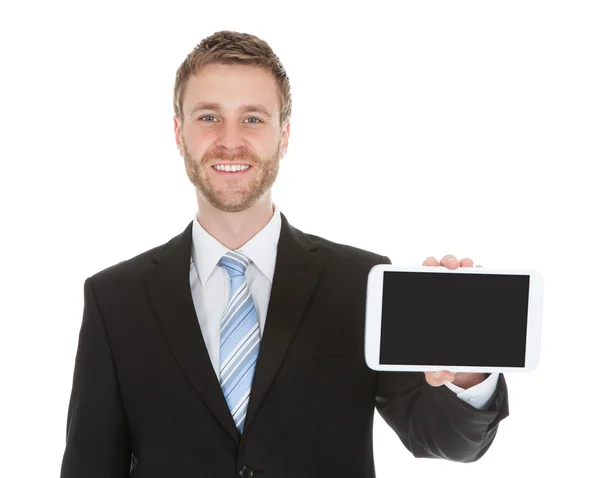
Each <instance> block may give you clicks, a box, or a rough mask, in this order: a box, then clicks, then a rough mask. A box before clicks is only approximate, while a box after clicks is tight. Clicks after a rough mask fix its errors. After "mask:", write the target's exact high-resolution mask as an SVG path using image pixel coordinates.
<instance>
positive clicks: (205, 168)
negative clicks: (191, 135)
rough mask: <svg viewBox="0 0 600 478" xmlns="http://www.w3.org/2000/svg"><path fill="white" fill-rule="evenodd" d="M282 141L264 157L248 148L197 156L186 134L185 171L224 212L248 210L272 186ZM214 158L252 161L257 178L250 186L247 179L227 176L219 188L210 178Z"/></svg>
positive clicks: (183, 145)
mask: <svg viewBox="0 0 600 478" xmlns="http://www.w3.org/2000/svg"><path fill="white" fill-rule="evenodd" d="M282 143H283V139H282V138H279V142H278V144H277V147H276V149H275V152H274V153H273V154H272V155H270V156H268V157H266V158H261V157H260V156H258V155H256V154H254V153H253V152H252V151H249V150H248V149H245V148H244V149H240V150H236V151H235V152H233V153H231V154H229V153H227V152H220V153H217V152H215V151H214V150H208V151H207V152H206V153H205V154H204V155H203V156H202V157H201V158H199V159H195V158H193V157H192V156H191V154H190V152H189V150H188V148H187V144H186V143H185V139H184V138H183V135H182V137H181V144H182V147H183V159H184V162H185V170H186V173H187V175H188V178H189V180H190V182H191V183H192V184H193V185H194V187H195V188H196V190H197V191H198V192H199V193H200V194H201V195H202V197H203V198H204V199H206V201H207V202H208V203H209V204H211V205H212V206H213V207H214V208H216V209H218V210H220V211H223V212H241V211H245V210H246V209H249V208H251V207H252V206H254V204H256V202H257V201H258V200H259V199H260V198H262V197H263V196H264V195H265V194H266V193H267V192H268V191H269V189H271V187H272V186H273V183H274V182H275V179H277V173H278V172H279V154H280V151H281V146H282ZM214 161H223V162H224V163H230V162H231V163H236V164H249V165H250V166H251V169H252V170H254V178H253V179H252V181H250V184H248V185H247V186H246V185H245V183H246V181H245V180H243V179H237V178H235V177H232V178H231V179H229V178H227V177H224V182H225V183H226V185H225V186H223V187H221V188H217V187H216V185H215V184H213V183H212V182H211V180H210V178H209V168H212V166H210V163H211V162H214Z"/></svg>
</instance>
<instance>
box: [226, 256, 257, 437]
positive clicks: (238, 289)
mask: <svg viewBox="0 0 600 478" xmlns="http://www.w3.org/2000/svg"><path fill="white" fill-rule="evenodd" d="M219 262H220V263H221V264H222V265H223V266H224V267H225V269H226V270H227V273H228V274H229V278H230V279H231V287H230V292H229V301H228V303H227V307H226V308H225V312H224V314H223V320H222V321H221V366H220V383H221V388H222V390H223V395H224V396H225V400H226V401H227V405H228V406H229V410H231V415H232V416H233V420H234V422H235V426H236V427H237V429H238V430H239V432H240V434H241V433H242V431H243V429H244V421H245V420H246V410H247V408H248V402H249V400H250V388H251V385H252V378H253V377H254V368H255V366H256V360H257V358H258V346H259V343H260V330H259V327H258V315H257V313H256V307H255V306H254V301H253V300H252V295H251V294H250V288H249V287H248V282H246V268H247V267H248V264H250V259H249V258H248V257H246V256H245V255H244V254H243V253H242V252H241V251H231V252H228V253H226V254H225V255H224V256H223V257H222V258H221V260H220V261H219Z"/></svg>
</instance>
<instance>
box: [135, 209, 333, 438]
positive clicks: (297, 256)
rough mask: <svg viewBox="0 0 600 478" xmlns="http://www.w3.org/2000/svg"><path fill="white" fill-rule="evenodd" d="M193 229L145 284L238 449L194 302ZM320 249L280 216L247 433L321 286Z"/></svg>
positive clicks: (177, 352)
mask: <svg viewBox="0 0 600 478" xmlns="http://www.w3.org/2000/svg"><path fill="white" fill-rule="evenodd" d="M192 224H193V223H192V222H190V224H189V225H188V227H187V228H186V229H185V231H183V232H182V233H181V234H179V235H178V236H176V237H174V238H173V239H171V240H170V241H169V242H168V243H166V244H165V245H164V246H162V247H161V248H160V249H159V250H158V251H157V252H156V253H155V255H154V256H153V260H154V262H155V263H156V264H155V266H154V267H153V268H151V269H150V270H149V271H147V272H146V273H144V274H143V280H144V284H145V286H146V289H147V291H148V296H149V298H150V302H151V303H152V305H153V307H154V310H155V312H156V315H157V317H158V321H159V323H160V326H161V328H162V330H163V333H164V335H165V337H166V339H167V341H168V343H169V345H170V347H171V350H172V352H173V355H174V356H175V358H176V359H177V362H178V363H179V366H180V367H181V369H182V370H183V372H184V374H185V375H186V377H187V378H188V380H189V381H190V383H191V384H192V386H193V387H194V389H195V391H196V393H197V394H198V396H199V397H200V398H201V399H202V400H203V402H204V403H205V404H206V406H207V407H208V409H209V410H210V411H211V412H212V414H213V415H214V417H215V418H216V419H217V420H218V421H219V423H220V424H221V426H222V427H223V428H224V429H225V430H226V431H227V433H228V434H229V435H230V436H231V437H232V439H233V440H234V441H235V442H236V443H239V441H240V435H239V432H238V430H237V428H236V427H235V423H234V421H233V418H232V416H231V412H230V411H229V408H228V406H227V402H226V401H225V397H224V396H223V393H222V391H221V386H220V384H219V381H218V378H217V376H216V375H215V372H214V369H213V367H212V363H211V361H210V357H209V355H208V351H207V349H206V345H205V342H204V338H203V336H202V331H201V329H200V325H199V323H198V318H197V316H196V311H195V308H194V303H193V300H192V294H191V290H190V280H189V272H190V256H191V248H192ZM317 248H318V246H317V245H316V244H315V243H314V242H313V241H312V240H311V239H310V238H309V237H308V236H307V235H305V234H303V233H302V232H300V231H299V230H297V229H295V228H294V227H292V226H291V225H290V224H289V223H288V221H287V219H286V217H285V216H284V215H283V214H282V215H281V233H280V236H279V242H278V245H277V260H276V262H275V272H274V275H273V286H272V288H271V297H270V300H269V306H268V310H267V318H266V322H265V329H264V332H263V337H262V339H261V344H260V351H259V356H258V361H257V364H256V369H255V372H254V379H253V382H252V391H251V394H250V402H249V404H248V409H247V412H246V421H245V423H244V430H247V429H248V427H249V426H251V425H252V422H253V419H254V418H255V417H256V415H257V413H258V412H259V410H260V405H261V403H262V402H263V400H264V398H265V396H266V395H267V393H268V391H269V387H270V386H271V383H272V382H273V380H274V378H275V376H276V375H277V372H278V370H279V368H280V367H281V364H282V362H283V359H284V358H285V355H286V353H287V350H288V348H289V346H290V344H291V342H292V340H293V338H294V334H295V333H296V330H297V328H298V325H299V324H300V322H301V319H302V317H303V315H304V311H305V309H306V307H307V305H308V302H309V299H310V297H311V294H312V292H313V290H314V288H315V286H316V284H317V281H318V278H319V274H320V272H321V269H322V267H323V264H322V260H321V259H320V258H318V257H317V255H316V254H314V251H315V250H316V249H317Z"/></svg>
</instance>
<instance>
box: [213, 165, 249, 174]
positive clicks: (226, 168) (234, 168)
mask: <svg viewBox="0 0 600 478" xmlns="http://www.w3.org/2000/svg"><path fill="white" fill-rule="evenodd" d="M249 167H250V166H249V165H248V164H217V165H215V166H213V168H215V169H216V170H217V171H227V172H237V171H245V170H246V169H248V168H249Z"/></svg>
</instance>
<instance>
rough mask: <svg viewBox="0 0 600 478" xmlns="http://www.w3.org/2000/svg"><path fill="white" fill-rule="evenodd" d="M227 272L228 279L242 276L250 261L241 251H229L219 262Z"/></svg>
mask: <svg viewBox="0 0 600 478" xmlns="http://www.w3.org/2000/svg"><path fill="white" fill-rule="evenodd" d="M219 262H220V263H221V264H222V265H223V267H225V269H226V270H227V273H228V274H229V277H230V278H232V279H233V278H234V277H237V276H243V275H245V274H246V268H247V267H248V264H250V262H251V261H250V259H249V258H248V256H246V255H245V254H244V253H243V252H242V251H229V252H227V253H226V254H225V255H223V257H221V260H220V261H219Z"/></svg>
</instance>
